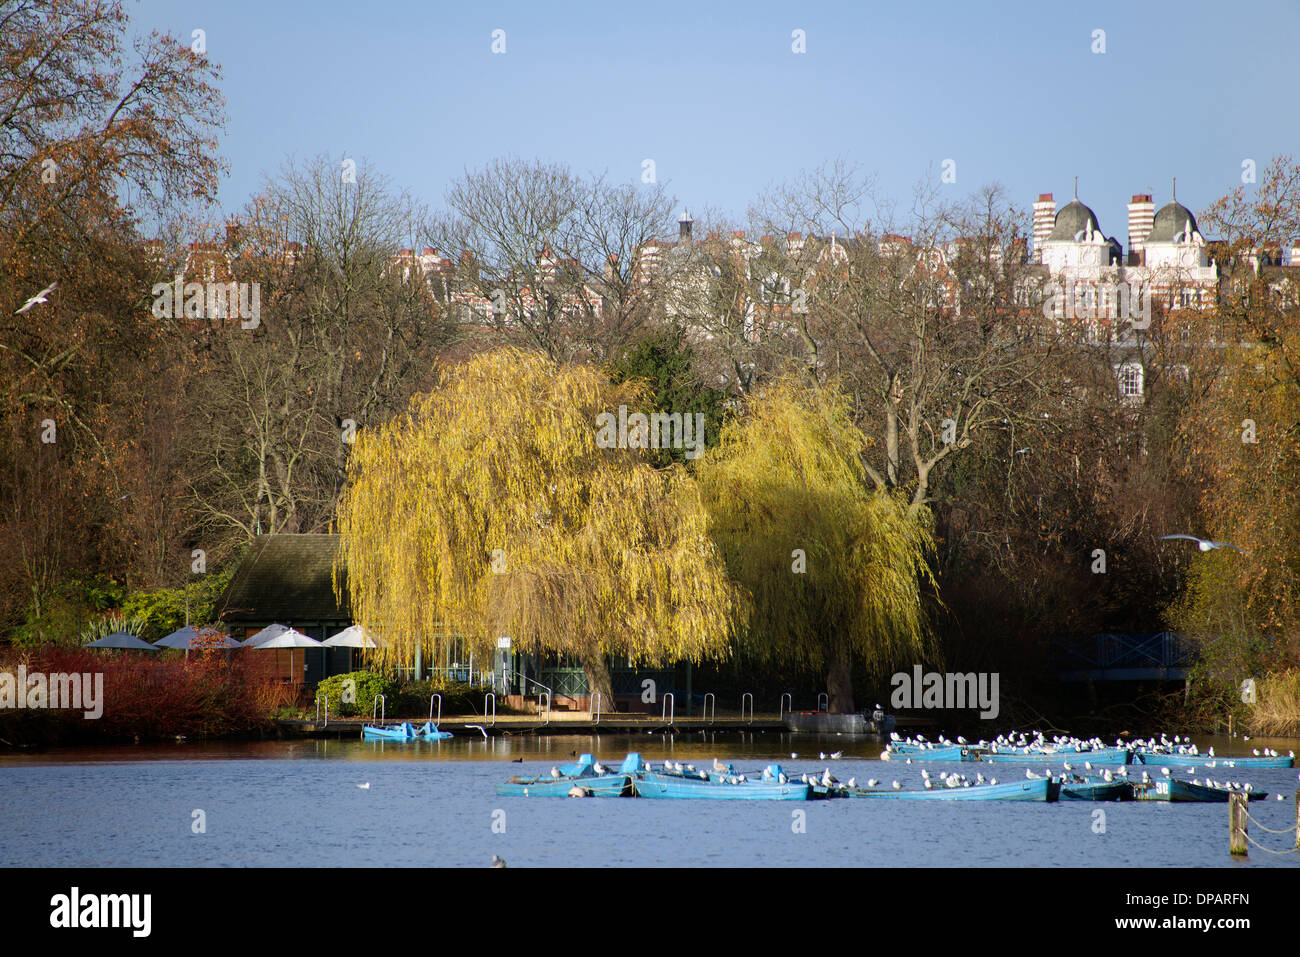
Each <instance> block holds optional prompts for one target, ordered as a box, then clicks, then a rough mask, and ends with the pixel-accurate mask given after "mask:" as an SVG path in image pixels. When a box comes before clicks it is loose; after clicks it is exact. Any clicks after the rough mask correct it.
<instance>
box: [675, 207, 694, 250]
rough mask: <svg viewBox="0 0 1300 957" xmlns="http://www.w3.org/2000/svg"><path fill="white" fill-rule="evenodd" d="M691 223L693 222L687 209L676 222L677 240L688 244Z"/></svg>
mask: <svg viewBox="0 0 1300 957" xmlns="http://www.w3.org/2000/svg"><path fill="white" fill-rule="evenodd" d="M693 222H695V220H693V219H691V211H690V210H689V209H684V210H682V218H681V219H679V220H677V238H678V239H679V240H680V241H681V242H684V243H689V242H690V241H691V223H693Z"/></svg>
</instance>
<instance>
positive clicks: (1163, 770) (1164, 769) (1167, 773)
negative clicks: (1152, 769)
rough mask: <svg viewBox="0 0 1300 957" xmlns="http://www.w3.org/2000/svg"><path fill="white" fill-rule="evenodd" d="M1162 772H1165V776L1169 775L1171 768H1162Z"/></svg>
mask: <svg viewBox="0 0 1300 957" xmlns="http://www.w3.org/2000/svg"><path fill="white" fill-rule="evenodd" d="M1160 773H1161V774H1163V775H1164V776H1165V777H1169V769H1168V768H1161V769H1160Z"/></svg>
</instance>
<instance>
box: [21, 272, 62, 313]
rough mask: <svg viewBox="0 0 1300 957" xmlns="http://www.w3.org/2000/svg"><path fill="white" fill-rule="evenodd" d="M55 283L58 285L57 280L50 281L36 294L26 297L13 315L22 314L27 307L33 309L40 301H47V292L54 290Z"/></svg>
mask: <svg viewBox="0 0 1300 957" xmlns="http://www.w3.org/2000/svg"><path fill="white" fill-rule="evenodd" d="M57 285H58V282H57V280H56V281H55V282H52V283H50V284H49V285H48V286H46V287H45V288H44V289H42V290H41V291H40V292H38V293H37V294H36V295H34V296H32V298H30V299H28V300H27V301H26V302H25V303H23V305H22V308H20V309H18V310H16V311H15V312H14V315H15V316H19V315H22V314H23V313H24V312H26V311H27V310H28V309H34V308H36V307H37V306H38V305H40V304H42V303H45V302H49V294H50V293H52V292H54V287H55V286H57Z"/></svg>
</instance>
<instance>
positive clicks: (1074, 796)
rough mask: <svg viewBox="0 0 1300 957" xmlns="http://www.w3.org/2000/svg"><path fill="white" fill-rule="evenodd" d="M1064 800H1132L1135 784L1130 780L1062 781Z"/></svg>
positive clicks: (1062, 798) (1062, 796) (1062, 797)
mask: <svg viewBox="0 0 1300 957" xmlns="http://www.w3.org/2000/svg"><path fill="white" fill-rule="evenodd" d="M1061 800H1062V801H1131V800H1133V786H1132V785H1131V784H1130V783H1129V782H1128V781H1104V780H1101V779H1089V780H1086V781H1063V782H1061Z"/></svg>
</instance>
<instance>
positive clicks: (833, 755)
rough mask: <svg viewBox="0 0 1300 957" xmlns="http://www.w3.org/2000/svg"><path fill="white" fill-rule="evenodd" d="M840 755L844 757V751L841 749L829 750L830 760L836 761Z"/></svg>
mask: <svg viewBox="0 0 1300 957" xmlns="http://www.w3.org/2000/svg"><path fill="white" fill-rule="evenodd" d="M842 757H844V752H843V751H832V752H831V760H832V761H838V760H839V759H840V758H842Z"/></svg>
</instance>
